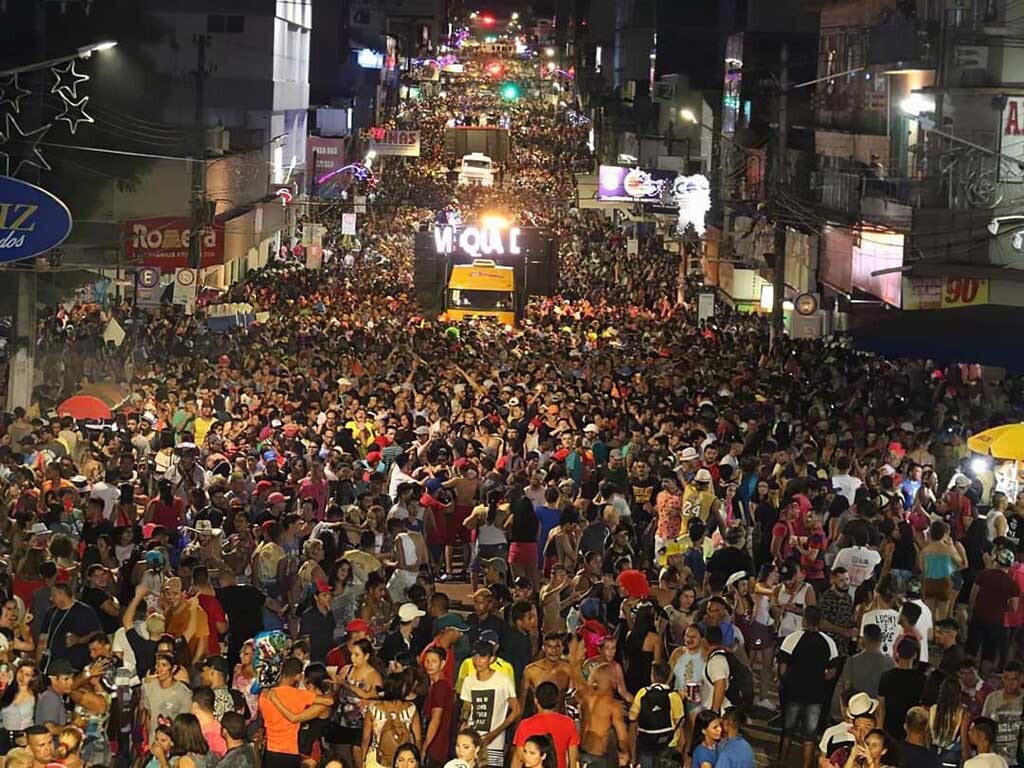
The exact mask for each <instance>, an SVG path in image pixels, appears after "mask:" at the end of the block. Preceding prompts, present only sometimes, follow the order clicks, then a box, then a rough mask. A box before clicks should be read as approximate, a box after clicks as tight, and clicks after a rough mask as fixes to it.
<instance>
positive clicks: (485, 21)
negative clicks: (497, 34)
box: [480, 16, 494, 27]
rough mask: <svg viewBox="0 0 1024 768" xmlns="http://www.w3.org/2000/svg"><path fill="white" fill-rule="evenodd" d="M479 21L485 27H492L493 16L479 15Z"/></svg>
mask: <svg viewBox="0 0 1024 768" xmlns="http://www.w3.org/2000/svg"><path fill="white" fill-rule="evenodd" d="M480 23H481V24H482V25H483V26H485V27H493V26H494V17H493V16H481V17H480Z"/></svg>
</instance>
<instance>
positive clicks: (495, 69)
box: [485, 61, 505, 77]
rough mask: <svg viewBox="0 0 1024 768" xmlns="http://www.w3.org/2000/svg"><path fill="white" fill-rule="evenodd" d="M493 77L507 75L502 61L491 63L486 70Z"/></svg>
mask: <svg viewBox="0 0 1024 768" xmlns="http://www.w3.org/2000/svg"><path fill="white" fill-rule="evenodd" d="M485 69H486V70H487V74H489V75H490V76H491V77H501V76H502V75H504V74H505V66H504V65H503V64H502V63H501V62H500V61H490V62H488V63H487V66H486V68H485Z"/></svg>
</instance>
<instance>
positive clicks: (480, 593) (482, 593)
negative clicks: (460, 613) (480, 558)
mask: <svg viewBox="0 0 1024 768" xmlns="http://www.w3.org/2000/svg"><path fill="white" fill-rule="evenodd" d="M491 559H492V560H495V559H497V558H491ZM502 562H504V561H502ZM472 597H473V599H474V600H476V599H477V598H478V597H494V593H493V592H491V590H489V589H488V588H487V587H480V589H478V590H477V591H476V592H474V593H473V595H472Z"/></svg>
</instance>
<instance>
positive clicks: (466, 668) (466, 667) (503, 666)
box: [455, 656, 516, 695]
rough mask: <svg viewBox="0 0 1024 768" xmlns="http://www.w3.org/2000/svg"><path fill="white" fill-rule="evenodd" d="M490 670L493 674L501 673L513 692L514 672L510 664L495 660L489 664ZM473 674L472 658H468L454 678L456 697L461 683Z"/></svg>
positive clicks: (474, 672)
mask: <svg viewBox="0 0 1024 768" xmlns="http://www.w3.org/2000/svg"><path fill="white" fill-rule="evenodd" d="M491 669H493V670H494V671H495V672H501V673H502V674H504V675H505V677H507V678H508V679H509V680H510V681H511V682H512V690H515V685H516V671H515V670H514V669H513V668H512V665H511V664H509V663H508V662H507V661H505V660H504V659H499V658H495V659H494V662H493V663H492V664H491ZM475 674H476V670H475V669H474V668H473V657H472V656H470V657H469V658H468V659H465V660H464V661H463V662H462V663H461V664H460V665H459V674H458V675H457V676H456V679H455V694H456V695H458V694H460V693H461V692H462V683H463V682H464V681H465V680H466V678H467V677H469V676H470V675H475Z"/></svg>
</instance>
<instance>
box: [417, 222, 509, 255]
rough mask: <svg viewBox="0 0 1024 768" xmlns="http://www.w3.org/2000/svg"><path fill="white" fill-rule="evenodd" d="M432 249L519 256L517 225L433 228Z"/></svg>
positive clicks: (467, 253)
mask: <svg viewBox="0 0 1024 768" xmlns="http://www.w3.org/2000/svg"><path fill="white" fill-rule="evenodd" d="M434 249H435V250H436V251H437V253H463V254H465V255H466V256H471V257H473V258H476V257H478V256H504V255H506V254H507V255H509V256H519V255H520V254H521V253H522V249H521V248H520V246H519V227H508V228H507V229H506V228H499V227H463V228H462V229H459V230H456V229H455V228H454V227H451V226H444V227H435V228H434Z"/></svg>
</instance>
